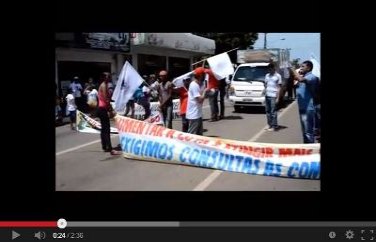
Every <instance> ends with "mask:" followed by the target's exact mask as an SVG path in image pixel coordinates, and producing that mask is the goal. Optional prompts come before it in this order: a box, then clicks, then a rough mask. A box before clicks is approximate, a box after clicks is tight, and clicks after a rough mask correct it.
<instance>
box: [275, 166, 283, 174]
mask: <svg viewBox="0 0 376 242" xmlns="http://www.w3.org/2000/svg"><path fill="white" fill-rule="evenodd" d="M274 166H275V170H276V172H275V173H274V176H281V175H282V164H281V163H278V164H275V165H274Z"/></svg>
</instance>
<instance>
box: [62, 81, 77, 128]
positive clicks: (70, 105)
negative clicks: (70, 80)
mask: <svg viewBox="0 0 376 242" xmlns="http://www.w3.org/2000/svg"><path fill="white" fill-rule="evenodd" d="M72 93H73V91H72V89H70V88H69V90H68V95H67V96H66V97H65V99H66V101H67V109H66V114H67V116H69V118H70V127H71V129H72V130H75V129H76V110H77V106H76V102H75V98H74V96H73V94H72Z"/></svg>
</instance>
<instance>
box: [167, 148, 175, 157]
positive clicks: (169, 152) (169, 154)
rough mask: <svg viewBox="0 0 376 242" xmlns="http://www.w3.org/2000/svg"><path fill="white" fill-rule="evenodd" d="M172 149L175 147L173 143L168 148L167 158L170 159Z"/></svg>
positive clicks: (172, 153) (172, 154)
mask: <svg viewBox="0 0 376 242" xmlns="http://www.w3.org/2000/svg"><path fill="white" fill-rule="evenodd" d="M174 149H175V145H171V146H170V147H169V148H168V155H167V157H166V159H167V160H172V158H173V157H174Z"/></svg>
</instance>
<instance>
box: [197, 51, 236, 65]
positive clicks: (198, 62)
mask: <svg viewBox="0 0 376 242" xmlns="http://www.w3.org/2000/svg"><path fill="white" fill-rule="evenodd" d="M237 49H239V47H237V48H234V49H232V50H229V51H226V52H223V53H229V52H231V51H234V50H237ZM223 53H221V54H223ZM218 55H220V54H218ZM209 58H210V57H209ZM209 58H205V59H203V60H200V61H197V62H195V63H193V64H192V66H194V65H196V64H198V63H200V62H203V61H204V63H205V61H206V60H207V59H209Z"/></svg>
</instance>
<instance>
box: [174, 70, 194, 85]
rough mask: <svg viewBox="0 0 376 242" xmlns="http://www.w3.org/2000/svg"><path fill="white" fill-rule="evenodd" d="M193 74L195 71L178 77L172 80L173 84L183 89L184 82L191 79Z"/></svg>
mask: <svg viewBox="0 0 376 242" xmlns="http://www.w3.org/2000/svg"><path fill="white" fill-rule="evenodd" d="M192 74H193V71H191V72H188V73H185V74H184V75H181V76H178V77H176V78H175V79H174V80H172V83H173V84H174V85H175V87H177V88H179V87H183V86H184V82H183V81H184V80H185V79H187V78H190V76H191V75H192Z"/></svg>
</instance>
